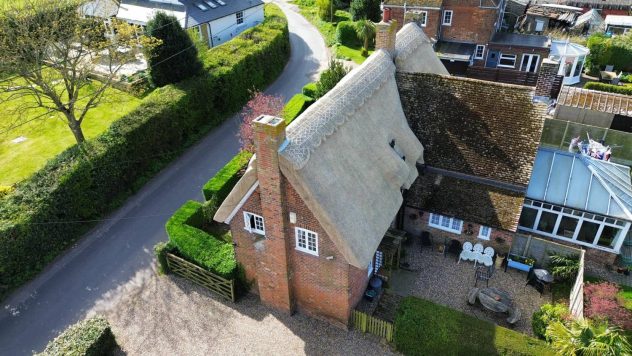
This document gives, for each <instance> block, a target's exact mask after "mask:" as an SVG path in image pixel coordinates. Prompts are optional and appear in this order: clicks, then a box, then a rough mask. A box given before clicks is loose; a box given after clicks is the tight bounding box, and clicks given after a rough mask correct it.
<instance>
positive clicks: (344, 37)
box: [336, 21, 362, 47]
mask: <svg viewBox="0 0 632 356" xmlns="http://www.w3.org/2000/svg"><path fill="white" fill-rule="evenodd" d="M336 42H338V43H340V44H343V45H345V46H347V47H360V46H361V45H362V41H360V39H359V38H358V35H357V34H356V28H355V23H354V22H353V21H340V22H338V26H336Z"/></svg>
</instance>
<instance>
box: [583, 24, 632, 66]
mask: <svg viewBox="0 0 632 356" xmlns="http://www.w3.org/2000/svg"><path fill="white" fill-rule="evenodd" d="M586 46H587V47H588V49H590V53H589V54H588V57H587V60H586V66H587V67H588V68H589V69H590V72H591V73H592V74H598V71H599V69H602V68H604V67H605V66H607V65H612V66H614V69H615V70H618V71H619V70H623V71H627V72H629V71H632V36H629V35H628V36H614V37H608V36H606V35H605V34H604V33H602V32H600V33H595V34H593V35H591V36H590V37H589V38H588V41H587V42H586Z"/></svg>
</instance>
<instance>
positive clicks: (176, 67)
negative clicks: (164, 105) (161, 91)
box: [146, 11, 202, 87]
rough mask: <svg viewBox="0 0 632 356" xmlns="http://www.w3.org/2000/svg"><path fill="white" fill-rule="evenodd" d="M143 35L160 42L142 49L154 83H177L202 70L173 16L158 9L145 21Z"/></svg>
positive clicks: (188, 39)
mask: <svg viewBox="0 0 632 356" xmlns="http://www.w3.org/2000/svg"><path fill="white" fill-rule="evenodd" d="M146 32H147V35H149V36H151V37H153V38H157V39H159V40H160V41H161V44H159V45H157V46H155V47H151V49H150V50H149V51H147V53H146V57H147V66H148V67H149V74H150V78H151V81H152V83H153V84H154V85H156V86H159V87H161V86H165V85H167V84H172V83H177V82H180V81H182V80H184V79H187V78H190V77H192V76H194V75H197V74H199V73H200V71H201V70H202V64H201V63H200V61H199V60H198V56H197V49H196V48H195V46H194V45H193V41H191V38H190V37H189V35H188V34H187V32H186V31H185V30H184V29H183V28H182V27H181V26H180V23H179V22H178V19H176V18H175V16H171V15H167V14H166V13H164V12H162V11H159V12H157V13H156V15H155V16H154V17H153V18H152V19H151V20H149V22H147V29H146Z"/></svg>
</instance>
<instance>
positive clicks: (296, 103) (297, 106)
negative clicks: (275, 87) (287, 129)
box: [283, 94, 314, 124]
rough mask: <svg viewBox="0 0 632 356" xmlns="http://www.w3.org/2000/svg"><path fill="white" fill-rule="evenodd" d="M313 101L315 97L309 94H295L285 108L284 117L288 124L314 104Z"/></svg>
mask: <svg viewBox="0 0 632 356" xmlns="http://www.w3.org/2000/svg"><path fill="white" fill-rule="evenodd" d="M313 102H314V99H312V98H310V97H309V96H307V95H303V94H296V95H294V96H293V97H292V99H290V101H288V102H287V104H285V108H283V118H284V119H285V122H286V123H288V124H289V123H290V122H292V120H294V119H296V118H297V117H298V116H299V115H300V114H302V113H303V111H305V110H306V109H307V108H308V107H309V106H310V105H312V103H313Z"/></svg>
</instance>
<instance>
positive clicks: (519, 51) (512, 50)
mask: <svg viewBox="0 0 632 356" xmlns="http://www.w3.org/2000/svg"><path fill="white" fill-rule="evenodd" d="M490 49H492V50H497V51H500V52H501V53H502V54H515V55H516V67H515V68H514V69H515V70H520V64H521V63H522V56H523V55H525V54H537V55H539V56H540V61H539V62H538V66H540V65H541V64H542V60H543V59H545V58H548V57H549V52H550V49H549V48H539V47H522V46H508V45H499V44H489V45H487V46H486V47H485V55H484V56H483V59H481V60H475V61H474V66H477V67H484V66H485V60H486V59H487V52H488V51H489V50H490ZM503 69H511V68H503Z"/></svg>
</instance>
